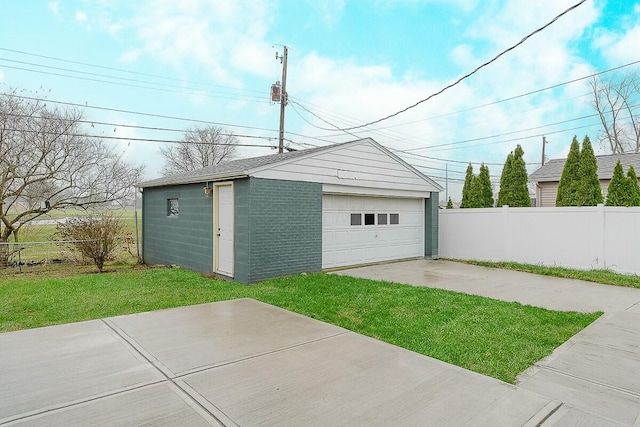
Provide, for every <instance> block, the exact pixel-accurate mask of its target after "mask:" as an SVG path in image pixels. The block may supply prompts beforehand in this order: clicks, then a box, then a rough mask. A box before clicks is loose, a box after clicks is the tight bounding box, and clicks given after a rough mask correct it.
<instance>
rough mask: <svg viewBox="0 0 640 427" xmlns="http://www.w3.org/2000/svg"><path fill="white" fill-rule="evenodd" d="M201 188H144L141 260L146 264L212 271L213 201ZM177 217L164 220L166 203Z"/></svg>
mask: <svg viewBox="0 0 640 427" xmlns="http://www.w3.org/2000/svg"><path fill="white" fill-rule="evenodd" d="M202 187H203V184H190V185H176V186H169V187H155V188H145V189H144V193H143V197H142V256H143V259H144V262H145V263H146V264H165V265H171V264H176V265H180V266H182V267H185V268H188V269H190V270H195V271H200V272H203V273H210V272H211V271H213V208H212V207H213V201H212V199H213V198H212V197H210V196H209V197H207V196H205V195H204V192H203V190H202ZM174 198H177V199H178V205H179V214H178V215H177V216H175V217H170V216H168V199H174Z"/></svg>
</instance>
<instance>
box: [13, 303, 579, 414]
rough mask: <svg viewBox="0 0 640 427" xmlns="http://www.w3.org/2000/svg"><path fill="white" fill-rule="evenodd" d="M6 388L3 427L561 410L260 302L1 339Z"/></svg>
mask: <svg viewBox="0 0 640 427" xmlns="http://www.w3.org/2000/svg"><path fill="white" fill-rule="evenodd" d="M0 384H2V386H1V387H0V425H2V426H5V425H30V426H39V425H42V426H74V425H77V426H84V425H127V426H130V425H180V426H200V425H203V426H204V425H218V426H219V425H225V426H237V425H242V426H256V425H265V426H275V425H278V426H326V425H332V426H334V425H349V426H354V425H355V426H360V425H361V426H375V425H384V426H389V425H394V426H404V425H438V426H442V425H487V426H489V425H490V426H500V425H504V426H514V425H531V426H534V425H538V424H539V423H540V422H542V421H544V420H546V419H549V418H548V417H552V416H555V415H556V414H557V413H558V410H559V409H563V408H560V403H559V402H556V401H554V400H553V399H550V398H547V397H542V396H541V395H539V394H537V393H535V392H532V391H529V390H525V389H523V388H518V387H514V386H512V385H509V384H506V383H503V382H501V381H498V380H496V379H493V378H489V377H485V376H482V375H479V374H476V373H473V372H470V371H467V370H464V369H462V368H459V367H456V366H453V365H449V364H446V363H443V362H440V361H438V360H435V359H432V358H429V357H425V356H422V355H419V354H417V353H413V352H411V351H408V350H404V349H401V348H399V347H396V346H393V345H390V344H386V343H383V342H380V341H377V340H374V339H371V338H368V337H364V336H362V335H359V334H356V333H353V332H349V331H347V330H345V329H342V328H339V327H336V326H333V325H329V324H326V323H322V322H319V321H317V320H313V319H310V318H307V317H304V316H301V315H298V314H295V313H291V312H288V311H285V310H282V309H279V308H276V307H273V306H270V305H267V304H264V303H260V302H257V301H254V300H250V299H241V300H234V301H226V302H218V303H210V304H203V305H197V306H191V307H182V308H176V309H170V310H160V311H155V312H149V313H141V314H134V315H128V316H119V317H113V318H108V319H103V320H95V321H88V322H81V323H74V324H67V325H60V326H52V327H46V328H39V329H32V330H25V331H18V332H11V333H5V334H0ZM563 410H567V409H566V408H564V409H563ZM569 414H570V415H572V416H574V417H579V416H581V413H580V412H579V411H570V412H569ZM561 415H562V414H561ZM565 415H566V414H565Z"/></svg>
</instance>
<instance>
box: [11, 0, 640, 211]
mask: <svg viewBox="0 0 640 427" xmlns="http://www.w3.org/2000/svg"><path fill="white" fill-rule="evenodd" d="M576 3H578V0H538V1H529V0H350V1H348V0H326V1H322V0H269V1H259V0H181V1H175V0H136V1H126V0H93V1H89V0H73V1H72V0H51V1H46V0H42V1H17V0H14V1H9V0H5V1H4V2H3V12H2V25H0V86H1V87H0V90H1V91H2V92H7V91H10V90H13V89H18V90H21V91H24V92H22V93H26V94H28V96H34V97H46V99H47V100H48V101H47V102H48V103H49V104H48V105H52V106H53V105H58V106H60V107H64V106H65V104H58V103H57V102H65V103H70V104H77V105H79V106H81V107H76V108H82V110H83V111H84V116H85V119H86V120H87V121H88V122H90V123H91V124H89V123H87V124H86V130H87V132H89V133H91V134H94V135H98V136H101V137H103V138H105V140H108V141H109V142H110V143H111V144H113V146H114V149H115V150H118V151H119V152H121V153H122V156H123V158H124V159H125V160H127V161H128V162H130V163H132V164H144V165H145V166H146V169H145V175H144V179H153V178H156V177H158V176H160V172H161V168H162V163H163V160H162V157H161V156H160V154H159V151H160V147H162V146H164V145H166V144H174V143H176V142H175V141H179V140H180V138H181V135H182V133H183V132H184V130H185V129H186V128H189V127H194V126H203V125H206V124H214V125H217V126H221V127H223V128H224V129H226V130H228V131H230V132H233V133H234V134H236V135H237V136H238V138H239V140H240V143H241V144H243V145H247V146H243V147H241V148H240V149H239V150H238V156H239V157H253V156H259V155H265V154H272V153H275V152H276V151H275V150H274V148H273V147H274V146H277V144H278V141H277V139H278V126H279V114H280V108H279V105H274V104H273V103H271V102H270V100H269V90H270V86H271V85H272V84H273V83H275V82H276V81H279V80H281V74H282V64H281V62H280V61H279V60H277V59H276V55H281V54H282V52H283V46H285V45H286V46H287V47H288V69H287V93H288V95H289V105H288V106H287V107H286V114H285V138H286V143H285V146H287V147H289V148H292V149H304V148H310V147H313V146H325V145H329V144H331V143H337V142H344V141H350V140H354V139H357V138H364V137H371V138H373V139H374V140H375V141H377V142H378V143H380V144H382V145H384V146H385V147H387V148H389V149H390V150H392V151H393V152H394V153H396V154H397V155H399V156H400V157H401V158H402V159H404V160H405V161H406V162H408V163H409V164H411V165H413V166H415V167H416V168H417V169H418V170H420V171H421V172H423V173H425V174H427V175H429V176H431V177H432V178H434V179H435V180H436V181H437V182H439V183H440V184H441V185H442V186H443V187H445V191H443V192H442V194H441V197H440V198H441V200H446V199H445V197H446V196H451V197H452V199H453V200H454V201H459V200H460V197H461V187H462V182H461V181H462V180H463V179H464V171H465V169H466V166H467V164H468V162H472V163H473V165H474V171H475V172H476V173H477V172H478V170H479V165H480V163H482V162H485V163H486V164H487V165H488V166H489V169H490V173H491V178H492V181H493V182H495V183H496V184H495V187H494V191H495V192H497V190H498V184H497V183H498V182H499V180H500V173H501V169H502V165H503V164H504V161H505V159H506V156H507V154H508V153H509V152H510V151H512V150H513V149H514V148H515V147H516V145H517V144H520V145H522V147H523V149H524V151H525V161H526V162H527V169H528V172H529V173H532V172H533V171H535V170H536V169H537V168H538V167H539V166H540V162H541V149H542V137H543V136H545V137H546V139H547V141H548V143H547V145H546V156H547V158H562V157H565V156H566V154H567V153H568V150H569V145H570V143H571V139H572V138H573V136H574V135H577V136H578V139H579V140H582V138H583V137H584V136H585V135H588V136H589V137H590V138H591V140H592V141H593V142H594V149H595V151H596V154H604V153H605V151H604V149H603V147H601V146H600V145H599V143H598V142H597V141H598V136H599V134H600V132H601V126H600V125H599V124H598V119H597V118H596V117H593V114H594V113H595V111H594V110H593V108H592V107H591V105H590V102H591V98H590V96H589V85H588V79H584V77H587V76H589V75H591V74H593V73H599V72H602V71H606V70H610V69H612V68H616V67H621V68H619V69H618V70H615V71H610V72H607V73H605V74H603V75H602V76H603V77H605V76H612V75H615V74H616V73H618V74H624V73H628V72H637V71H639V70H640V64H633V63H634V62H636V61H640V53H638V52H640V49H639V47H640V1H635V0H587V1H586V2H585V3H584V4H582V5H580V6H579V7H577V8H576V9H575V10H573V11H571V12H569V13H568V14H566V15H565V16H563V17H561V18H559V19H558V20H557V21H556V22H555V23H553V24H552V25H551V26H549V27H548V28H546V29H545V30H543V31H541V32H539V33H538V34H536V35H534V36H532V37H531V38H530V39H528V40H527V41H525V42H524V43H523V44H521V45H520V46H518V47H517V48H515V49H514V50H512V51H510V52H508V53H506V54H505V55H503V56H502V57H500V58H498V59H497V60H496V61H494V62H492V63H491V64H490V65H488V66H486V67H484V68H482V69H480V70H479V71H477V72H476V73H475V74H473V75H472V76H470V77H469V78H466V79H464V80H463V81H461V82H460V83H458V84H456V85H455V86H453V87H452V88H450V89H447V90H446V91H444V92H443V93H441V94H439V95H437V96H435V97H433V98H432V99H430V100H428V101H426V102H423V103H420V104H419V105H418V106H417V107H415V108H411V109H409V110H408V111H407V112H405V113H401V114H398V115H396V116H394V117H392V118H390V119H387V120H384V121H381V122H379V123H376V124H374V125H370V126H366V127H362V128H358V129H354V130H352V131H346V132H345V131H340V130H339V129H344V128H347V127H353V126H358V125H362V124H365V123H368V122H371V121H375V120H378V119H380V118H383V117H385V116H388V115H390V114H393V113H395V112H397V111H400V110H402V109H404V108H406V107H408V106H410V105H413V104H415V103H416V102H418V101H421V100H423V99H425V98H427V97H429V96H430V95H432V94H433V93H435V92H438V91H440V90H441V89H442V88H444V87H446V86H447V85H449V84H451V83H453V82H455V81H456V80H458V79H459V78H460V77H462V76H464V75H465V74H467V73H469V72H471V71H472V70H474V69H475V68H476V67H478V66H479V65H481V64H483V63H485V62H486V61H488V60H490V59H492V58H493V57H495V56H496V55H497V54H499V53H500V52H502V51H503V50H505V49H507V48H509V47H511V46H512V45H514V44H516V43H517V42H518V41H520V40H521V39H522V38H523V37H524V36H526V35H527V34H529V33H531V32H533V31H534V30H536V29H538V28H539V27H542V26H543V25H545V24H547V23H548V22H549V21H551V20H552V19H553V18H554V17H556V15H558V14H560V13H561V12H563V11H565V10H566V9H568V8H569V7H570V6H572V5H574V4H576ZM573 80H577V81H575V82H573V83H569V82H571V81H573ZM551 86H554V87H553V88H551V89H548V88H549V87H551ZM545 89H546V90H545ZM531 92H534V93H531ZM71 107H72V106H69V105H66V108H71ZM101 123H106V124H101ZM149 128H154V129H149ZM114 138H115V139H114Z"/></svg>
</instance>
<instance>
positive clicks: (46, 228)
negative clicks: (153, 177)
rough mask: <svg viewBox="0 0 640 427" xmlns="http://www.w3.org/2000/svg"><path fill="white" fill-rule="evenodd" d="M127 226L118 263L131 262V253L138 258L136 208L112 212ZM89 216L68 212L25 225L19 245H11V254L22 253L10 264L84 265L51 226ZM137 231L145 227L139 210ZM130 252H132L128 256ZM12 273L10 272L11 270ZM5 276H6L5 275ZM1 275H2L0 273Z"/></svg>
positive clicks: (117, 255) (117, 258) (84, 212)
mask: <svg viewBox="0 0 640 427" xmlns="http://www.w3.org/2000/svg"><path fill="white" fill-rule="evenodd" d="M113 212H114V214H115V215H117V216H119V217H120V218H121V219H122V221H123V223H124V230H123V233H122V238H123V239H122V246H121V247H120V248H119V251H118V253H117V254H116V256H115V260H116V261H125V260H127V261H130V259H131V258H132V255H131V254H132V253H133V254H137V252H136V247H135V241H136V240H135V232H136V221H135V210H134V208H133V207H130V208H124V209H118V210H115V211H113ZM85 216H87V212H86V211H84V210H82V209H68V210H65V211H53V212H51V213H50V214H47V215H42V216H41V217H39V218H38V219H37V220H35V221H34V222H31V223H27V224H25V225H24V226H23V227H22V228H21V229H20V231H19V233H18V243H15V242H14V241H13V240H12V241H11V242H9V243H10V250H19V252H16V253H14V255H13V256H12V259H11V261H12V262H13V263H14V265H16V266H18V263H21V264H23V265H25V266H30V267H33V266H34V265H38V266H40V265H45V264H58V263H60V262H67V263H69V262H70V263H75V264H77V263H85V262H86V260H81V259H78V257H77V256H76V255H75V254H74V253H73V252H72V251H71V250H70V248H69V247H67V246H64V245H60V244H59V243H57V242H56V240H58V239H57V238H56V231H57V226H56V224H55V223H51V222H52V221H55V220H60V219H63V218H77V217H85ZM138 227H139V229H140V230H141V227H142V212H141V211H140V210H138ZM129 251H130V252H129ZM9 270H11V269H9ZM5 273H6V272H5ZM0 274H3V272H2V271H1V270H0Z"/></svg>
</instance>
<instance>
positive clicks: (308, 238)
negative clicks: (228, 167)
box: [234, 178, 322, 283]
mask: <svg viewBox="0 0 640 427" xmlns="http://www.w3.org/2000/svg"><path fill="white" fill-rule="evenodd" d="M234 191H235V279H236V280H237V281H239V282H243V283H253V282H257V281H260V280H263V279H267V278H270V277H278V276H284V275H289V274H297V273H301V272H305V271H320V270H321V269H322V184H318V183H309V182H299V181H283V180H273V179H259V178H246V179H239V180H236V181H235V182H234Z"/></svg>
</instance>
